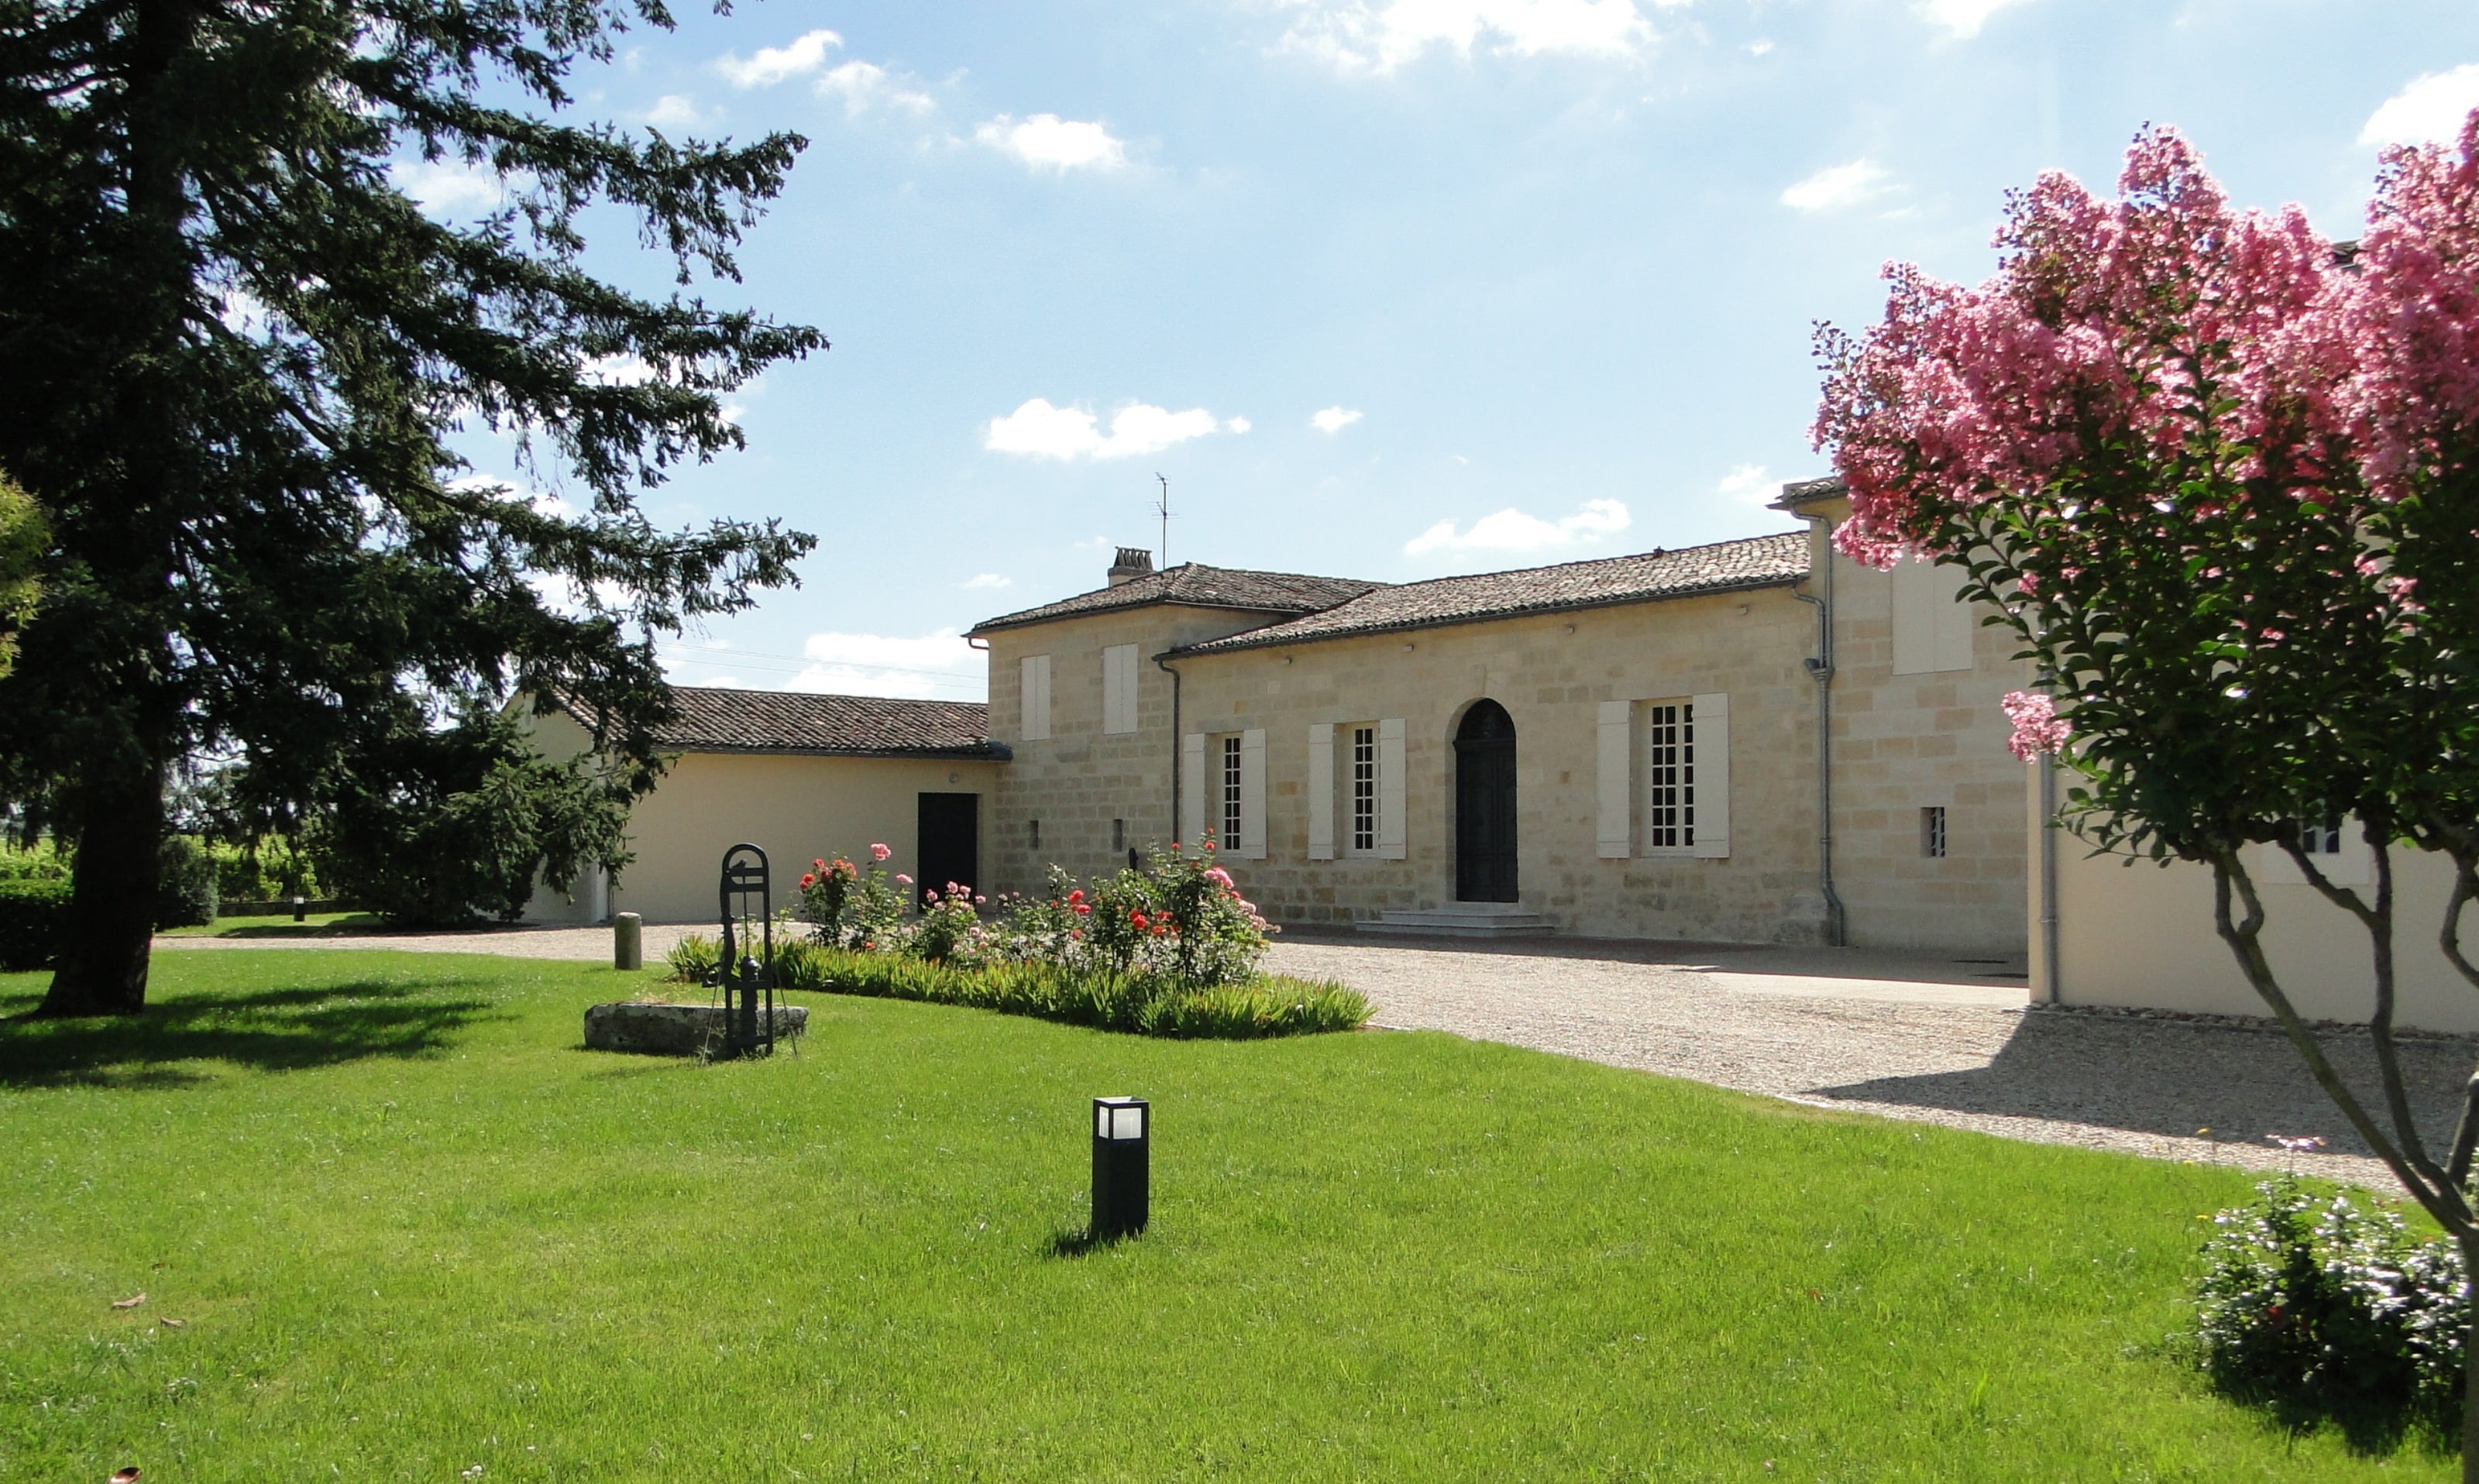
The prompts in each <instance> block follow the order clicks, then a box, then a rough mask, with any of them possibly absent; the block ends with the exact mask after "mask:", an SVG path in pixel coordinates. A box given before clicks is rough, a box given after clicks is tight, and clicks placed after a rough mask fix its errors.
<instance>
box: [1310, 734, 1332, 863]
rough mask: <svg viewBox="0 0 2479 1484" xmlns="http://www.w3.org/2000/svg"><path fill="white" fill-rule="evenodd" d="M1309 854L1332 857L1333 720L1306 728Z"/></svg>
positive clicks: (1316, 858) (1317, 858)
mask: <svg viewBox="0 0 2479 1484" xmlns="http://www.w3.org/2000/svg"><path fill="white" fill-rule="evenodd" d="M1309 858H1310V859H1311V860H1332V859H1333V858H1334V723H1332V722H1316V723H1314V724H1312V725H1311V726H1310V728H1309Z"/></svg>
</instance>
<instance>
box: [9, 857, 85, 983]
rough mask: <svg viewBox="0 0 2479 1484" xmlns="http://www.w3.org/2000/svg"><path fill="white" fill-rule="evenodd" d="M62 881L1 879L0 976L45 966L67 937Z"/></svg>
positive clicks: (65, 891)
mask: <svg viewBox="0 0 2479 1484" xmlns="http://www.w3.org/2000/svg"><path fill="white" fill-rule="evenodd" d="M68 925H69V883H68V881H67V879H66V878H64V877H41V876H32V877H17V878H14V879H11V878H6V877H0V972H8V973H21V972H23V971H25V970H27V969H39V968H44V967H46V966H48V965H49V964H50V963H51V961H52V956H53V954H55V953H57V952H58V951H59V950H60V945H61V940H62V939H63V938H64V937H65V936H66V935H67V934H68Z"/></svg>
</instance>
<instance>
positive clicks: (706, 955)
mask: <svg viewBox="0 0 2479 1484" xmlns="http://www.w3.org/2000/svg"><path fill="white" fill-rule="evenodd" d="M792 946H794V945H791V944H788V943H787V944H779V945H777V948H776V953H777V954H778V955H780V954H781V953H782V952H783V950H784V949H785V948H789V947H792ZM663 962H664V963H666V964H668V965H669V966H670V967H671V971H672V972H671V975H670V977H671V979H672V982H673V983H675V984H682V985H702V984H704V983H705V982H706V981H707V980H708V979H709V978H711V977H713V975H714V972H715V970H716V969H717V968H719V967H721V966H722V964H723V944H722V943H721V942H719V941H717V940H716V939H714V938H710V937H708V936H706V935H705V934H702V933H688V934H681V936H680V940H679V941H678V942H677V943H674V944H673V945H672V946H671V949H670V950H669V951H668V952H666V953H665V954H664V955H663Z"/></svg>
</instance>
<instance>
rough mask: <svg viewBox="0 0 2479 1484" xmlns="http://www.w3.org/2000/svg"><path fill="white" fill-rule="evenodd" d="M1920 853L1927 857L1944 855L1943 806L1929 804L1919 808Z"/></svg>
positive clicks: (1932, 857) (1933, 857) (1935, 857)
mask: <svg viewBox="0 0 2479 1484" xmlns="http://www.w3.org/2000/svg"><path fill="white" fill-rule="evenodd" d="M1920 854H1921V855H1923V856H1926V857H1929V858H1930V859H1932V860H1934V859H1942V858H1943V857H1944V856H1945V806H1944V805H1942V804H1931V805H1930V806H1928V807H1927V808H1924V809H1922V810H1920Z"/></svg>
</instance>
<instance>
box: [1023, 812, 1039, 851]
mask: <svg viewBox="0 0 2479 1484" xmlns="http://www.w3.org/2000/svg"><path fill="white" fill-rule="evenodd" d="M1024 832H1025V834H1026V835H1027V837H1029V838H1030V839H1031V840H1032V842H1033V848H1034V849H1035V850H1039V849H1041V821H1040V820H1037V819H1028V820H1026V821H1025V822H1024Z"/></svg>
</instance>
